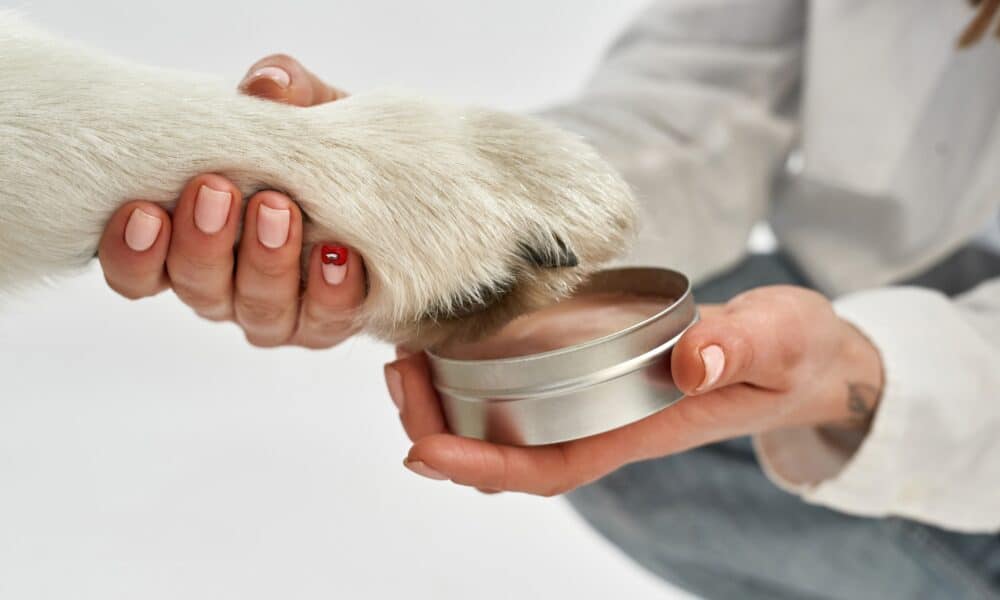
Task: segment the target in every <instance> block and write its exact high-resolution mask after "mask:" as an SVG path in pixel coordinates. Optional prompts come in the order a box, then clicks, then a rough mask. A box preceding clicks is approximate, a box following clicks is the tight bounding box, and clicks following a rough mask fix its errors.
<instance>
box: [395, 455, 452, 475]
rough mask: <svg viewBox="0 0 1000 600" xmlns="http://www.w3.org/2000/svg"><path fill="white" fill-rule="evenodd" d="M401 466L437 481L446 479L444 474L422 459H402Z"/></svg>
mask: <svg viewBox="0 0 1000 600" xmlns="http://www.w3.org/2000/svg"><path fill="white" fill-rule="evenodd" d="M403 466H404V467H406V468H407V469H409V470H411V471H413V472H414V473H416V474H417V475H421V476H423V477H426V478H428V479H435V480H437V481H445V480H446V479H448V477H447V476H446V475H444V474H443V473H440V472H438V471H435V470H434V469H432V468H431V467H430V466H429V465H428V464H427V463H425V462H424V461H422V460H410V459H409V458H407V459H404V460H403Z"/></svg>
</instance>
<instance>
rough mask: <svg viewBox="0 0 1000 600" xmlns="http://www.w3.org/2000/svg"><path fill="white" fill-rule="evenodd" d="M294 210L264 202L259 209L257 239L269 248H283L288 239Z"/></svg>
mask: <svg viewBox="0 0 1000 600" xmlns="http://www.w3.org/2000/svg"><path fill="white" fill-rule="evenodd" d="M291 218H292V212H291V211H290V210H288V209H287V208H271V207H270V206H265V205H263V204H261V205H260V207H259V208H258V209H257V239H258V240H260V243H261V244H263V245H265V246H267V247H268V248H281V247H282V246H284V245H285V242H287V241H288V224H289V223H290V222H291Z"/></svg>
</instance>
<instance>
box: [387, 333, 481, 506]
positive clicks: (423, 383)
mask: <svg viewBox="0 0 1000 600" xmlns="http://www.w3.org/2000/svg"><path fill="white" fill-rule="evenodd" d="M385 383H386V387H388V389H389V396H390V397H391V398H392V401H393V403H394V404H395V405H396V409H397V410H399V419H400V421H402V423H403V429H404V430H406V435H407V436H409V438H410V440H412V441H417V440H419V439H421V438H423V437H426V436H429V435H433V434H438V433H445V432H447V431H448V427H447V425H446V424H445V419H444V414H443V413H442V412H441V401H440V399H439V398H438V394H437V391H436V390H435V389H434V386H433V384H431V376H430V367H429V365H428V363H427V355H426V354H424V353H423V352H417V353H414V354H410V355H408V356H406V357H405V358H401V359H399V360H396V361H395V362H391V363H389V364H388V365H386V366H385ZM487 487H488V486H487Z"/></svg>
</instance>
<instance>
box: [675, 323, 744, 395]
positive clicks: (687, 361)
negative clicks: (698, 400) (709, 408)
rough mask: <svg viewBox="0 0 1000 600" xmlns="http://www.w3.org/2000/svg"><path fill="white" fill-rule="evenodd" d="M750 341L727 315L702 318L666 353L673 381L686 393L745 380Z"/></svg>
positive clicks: (704, 390)
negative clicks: (668, 357)
mask: <svg viewBox="0 0 1000 600" xmlns="http://www.w3.org/2000/svg"><path fill="white" fill-rule="evenodd" d="M753 355H754V349H753V343H752V341H751V339H750V337H749V335H748V334H747V332H746V331H745V330H744V328H743V327H742V324H741V323H740V322H739V321H738V320H737V319H734V318H732V316H730V315H727V314H721V315H718V316H713V317H709V318H705V319H703V320H701V321H699V322H698V323H696V324H695V325H693V326H692V327H691V328H690V329H688V331H687V332H685V334H684V335H683V336H682V337H681V339H680V340H679V341H678V342H677V345H676V346H675V347H674V349H673V352H672V353H671V356H670V371H671V374H672V375H673V379H674V383H675V384H676V385H677V387H678V388H680V390H681V391H683V392H684V393H685V394H687V395H689V396H693V395H698V394H703V393H705V392H710V391H712V390H715V389H719V388H722V387H725V386H727V385H731V384H733V383H740V382H743V381H746V379H747V374H748V371H749V370H750V369H751V368H752V365H753Z"/></svg>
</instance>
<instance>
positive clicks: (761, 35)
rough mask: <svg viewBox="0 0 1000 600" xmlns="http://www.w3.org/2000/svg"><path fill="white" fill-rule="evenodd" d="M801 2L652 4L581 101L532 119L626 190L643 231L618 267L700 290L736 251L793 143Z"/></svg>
mask: <svg viewBox="0 0 1000 600" xmlns="http://www.w3.org/2000/svg"><path fill="white" fill-rule="evenodd" d="M804 5H805V2H804V1H802V0H721V1H719V0H716V1H713V2H704V0H661V1H660V2H656V3H654V4H653V5H652V6H650V7H649V8H648V9H647V10H646V11H645V12H644V13H643V14H641V15H640V16H639V18H638V19H637V20H636V21H635V22H634V23H633V24H632V25H631V26H630V27H629V28H628V29H627V30H626V31H625V33H624V34H623V35H622V36H621V37H620V38H619V39H618V40H617V41H616V42H615V43H614V44H613V45H612V46H611V48H610V50H609V51H608V53H607V55H606V57H605V58H604V60H603V61H602V63H601V64H600V65H599V66H598V68H597V69H596V72H595V73H594V74H593V77H592V79H591V80H590V81H589V83H588V84H587V85H586V86H585V88H584V89H583V91H582V93H581V94H580V95H579V96H578V97H576V98H575V99H573V100H572V101H571V102H568V103H565V104H562V105H558V106H555V107H552V108H550V109H548V110H545V111H543V112H542V113H541V116H543V117H544V118H548V119H550V120H552V121H554V122H555V123H556V124H558V125H561V126H562V127H564V128H565V129H568V130H570V131H574V132H576V133H578V134H580V135H582V136H583V137H584V138H585V139H586V140H587V141H588V142H590V143H591V144H592V145H594V146H595V147H596V148H597V149H598V151H599V152H600V153H601V154H602V155H603V156H604V158H605V159H607V160H608V161H609V162H611V163H612V164H613V165H614V166H615V167H616V168H617V169H618V170H619V171H620V172H621V173H622V175H623V176H624V177H625V179H626V180H627V181H628V182H629V184H630V185H631V186H632V187H633V189H634V190H635V192H636V195H637V197H638V198H639V200H640V203H641V214H642V219H641V221H640V222H641V223H642V226H641V228H640V233H639V237H638V239H637V241H636V243H635V245H634V247H633V250H632V252H631V254H630V255H629V257H628V258H627V259H626V260H625V261H624V262H627V263H629V264H640V263H641V264H647V265H665V264H666V263H667V262H669V266H670V267H672V268H679V269H681V270H683V271H684V272H685V273H687V274H688V276H689V277H691V278H692V280H693V281H695V282H699V281H703V280H704V279H706V278H707V277H709V276H711V275H712V274H714V273H717V272H718V271H720V270H722V269H724V268H725V267H727V266H729V265H731V264H732V263H734V262H736V261H737V260H738V259H739V258H741V257H742V256H743V255H744V253H745V252H746V245H747V239H748V236H749V233H750V230H751V228H752V226H753V225H754V224H755V223H756V222H757V221H758V220H760V219H761V218H762V217H763V216H764V215H765V212H766V209H767V205H768V202H769V199H770V195H771V191H772V189H771V188H772V180H773V178H774V175H775V174H776V172H777V171H778V169H779V168H781V167H782V166H783V165H784V162H785V158H786V156H787V154H788V151H789V147H790V145H791V144H792V141H793V139H794V136H795V128H796V116H795V114H794V113H795V110H796V107H797V104H798V86H799V82H800V70H801V58H802V45H803V34H804V28H805V6H804Z"/></svg>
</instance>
